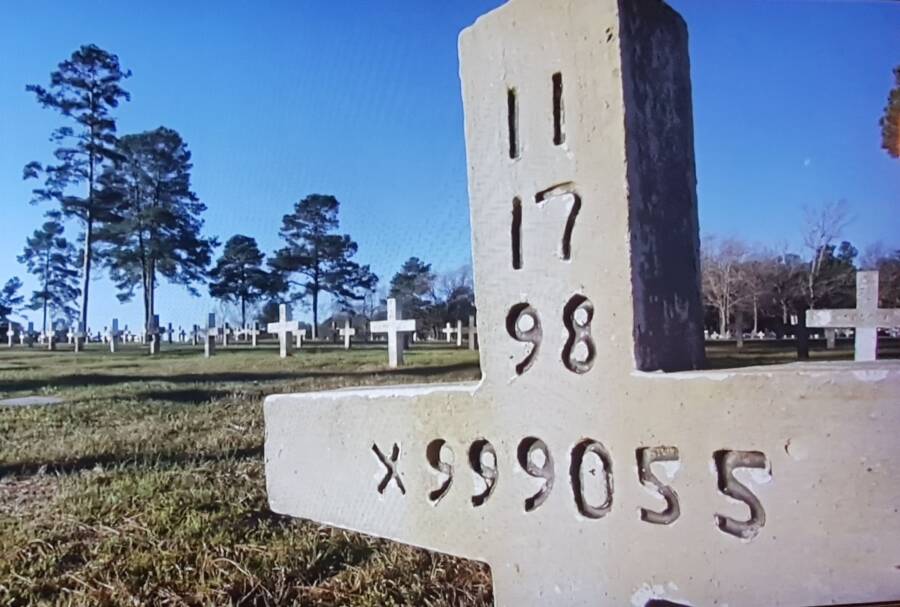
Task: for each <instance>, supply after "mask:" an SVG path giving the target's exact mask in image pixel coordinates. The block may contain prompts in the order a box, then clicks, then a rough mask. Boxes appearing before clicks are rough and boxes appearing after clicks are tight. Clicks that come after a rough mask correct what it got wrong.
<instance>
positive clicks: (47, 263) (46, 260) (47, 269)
mask: <svg viewBox="0 0 900 607" xmlns="http://www.w3.org/2000/svg"><path fill="white" fill-rule="evenodd" d="M49 282H50V249H47V254H46V255H45V256H44V319H43V322H42V326H43V327H44V335H46V334H47V300H48V299H49V298H50V289H49V288H48V287H47V284H48V283H49Z"/></svg>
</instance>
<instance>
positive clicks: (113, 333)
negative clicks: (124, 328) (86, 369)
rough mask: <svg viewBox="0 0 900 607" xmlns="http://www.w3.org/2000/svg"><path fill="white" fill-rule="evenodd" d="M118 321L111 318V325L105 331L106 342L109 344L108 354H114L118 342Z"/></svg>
mask: <svg viewBox="0 0 900 607" xmlns="http://www.w3.org/2000/svg"><path fill="white" fill-rule="evenodd" d="M120 335H121V334H120V333H119V319H118V318H113V319H112V325H110V327H109V328H108V329H107V331H106V342H107V343H108V344H109V352H110V354H115V353H116V345H117V343H116V342H118V341H119V336H120Z"/></svg>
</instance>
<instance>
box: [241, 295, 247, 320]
mask: <svg viewBox="0 0 900 607" xmlns="http://www.w3.org/2000/svg"><path fill="white" fill-rule="evenodd" d="M241 326H242V327H246V326H247V300H246V298H244V296H243V295H241Z"/></svg>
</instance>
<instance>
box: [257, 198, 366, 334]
mask: <svg viewBox="0 0 900 607" xmlns="http://www.w3.org/2000/svg"><path fill="white" fill-rule="evenodd" d="M339 208H340V203H339V202H338V201H337V199H336V198H335V197H334V196H327V195H322V194H311V195H309V196H307V197H306V198H304V199H303V200H300V201H299V202H297V204H295V205H294V212H293V213H291V214H289V215H285V216H284V218H283V220H282V226H281V231H280V235H281V237H282V238H283V239H284V240H285V241H286V242H287V246H286V247H284V248H282V249H279V250H278V251H276V252H275V256H274V258H273V259H271V260H270V261H269V265H270V266H271V267H272V269H273V270H275V271H276V272H277V273H278V274H279V275H281V276H282V277H283V280H284V281H285V285H286V286H290V285H294V286H296V287H299V289H300V290H299V292H298V293H297V294H296V295H297V296H299V297H311V298H312V310H313V331H314V332H315V331H316V330H317V328H318V326H319V296H320V294H322V293H329V294H330V295H331V296H332V297H333V298H334V300H335V303H337V304H338V305H339V306H343V307H349V306H350V303H351V301H360V300H362V299H363V298H364V297H365V295H364V292H365V291H369V290H371V289H372V288H374V286H375V284H376V283H377V282H378V277H377V276H376V275H375V274H373V273H372V272H371V271H370V269H369V266H361V265H359V264H358V263H356V262H355V261H353V260H352V259H351V258H352V257H353V256H354V255H356V251H357V249H358V247H357V244H356V243H355V242H354V241H353V240H352V239H351V238H350V235H349V234H338V233H337V229H338V227H339V225H340V223H339V221H338V210H339ZM293 274H299V275H300V280H299V281H291V280H290V277H291V275H293ZM314 336H315V335H314Z"/></svg>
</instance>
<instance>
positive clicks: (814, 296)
mask: <svg viewBox="0 0 900 607" xmlns="http://www.w3.org/2000/svg"><path fill="white" fill-rule="evenodd" d="M850 221H851V217H850V213H849V209H848V205H847V202H846V201H844V200H839V201H837V202H827V203H825V204H823V205H822V206H820V207H808V208H806V209H804V226H803V246H804V247H806V249H807V250H808V251H809V269H808V271H807V272H806V277H805V278H806V280H805V284H804V288H805V296H806V303H807V304H808V305H809V307H810V308H815V307H816V302H817V301H819V300H820V299H822V298H823V297H824V296H825V295H826V294H827V292H828V289H829V286H830V285H829V282H830V281H826V280H824V279H825V274H824V273H823V269H824V267H825V262H826V261H827V259H828V256H829V255H830V254H831V253H832V252H833V250H834V244H835V242H837V240H838V238H840V235H841V233H842V232H843V231H844V229H845V228H846V227H847V225H848V224H849V223H850Z"/></svg>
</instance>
